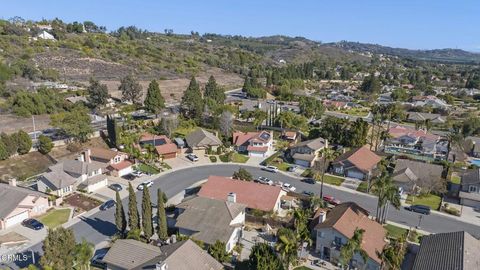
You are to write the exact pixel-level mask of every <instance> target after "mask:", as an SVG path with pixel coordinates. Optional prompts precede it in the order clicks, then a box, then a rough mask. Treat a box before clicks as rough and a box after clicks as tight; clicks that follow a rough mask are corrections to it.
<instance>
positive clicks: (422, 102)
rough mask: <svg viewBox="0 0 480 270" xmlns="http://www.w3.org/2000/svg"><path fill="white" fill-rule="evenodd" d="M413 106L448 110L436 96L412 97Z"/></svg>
mask: <svg viewBox="0 0 480 270" xmlns="http://www.w3.org/2000/svg"><path fill="white" fill-rule="evenodd" d="M412 103H413V106H416V107H424V106H428V107H432V108H434V109H442V110H448V109H449V108H450V105H448V104H447V103H446V102H445V101H444V100H442V99H439V98H437V97H436V96H415V97H412Z"/></svg>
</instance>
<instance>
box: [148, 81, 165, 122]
mask: <svg viewBox="0 0 480 270" xmlns="http://www.w3.org/2000/svg"><path fill="white" fill-rule="evenodd" d="M143 103H144V105H145V108H146V109H147V111H149V112H151V113H154V114H155V115H158V114H159V113H160V112H161V111H162V109H164V108H165V99H164V98H163V96H162V93H161V92H160V87H159V85H158V83H157V81H156V80H153V81H151V82H150V84H149V85H148V89H147V97H146V98H145V101H144V102H143Z"/></svg>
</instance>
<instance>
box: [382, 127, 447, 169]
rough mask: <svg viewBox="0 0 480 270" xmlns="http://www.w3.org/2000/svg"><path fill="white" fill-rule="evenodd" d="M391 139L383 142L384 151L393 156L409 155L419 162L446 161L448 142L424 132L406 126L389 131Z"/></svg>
mask: <svg viewBox="0 0 480 270" xmlns="http://www.w3.org/2000/svg"><path fill="white" fill-rule="evenodd" d="M388 134H389V138H388V139H386V140H385V141H384V142H383V145H384V151H385V152H386V153H389V154H393V155H408V156H409V157H411V158H414V159H418V160H426V161H433V160H445V159H446V158H447V154H448V141H446V140H441V138H440V136H438V135H434V134H431V133H428V132H426V131H424V130H416V129H414V128H407V127H404V126H396V127H392V128H390V129H389V130H388Z"/></svg>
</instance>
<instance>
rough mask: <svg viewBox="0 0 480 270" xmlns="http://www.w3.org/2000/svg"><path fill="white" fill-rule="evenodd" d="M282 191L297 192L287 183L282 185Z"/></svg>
mask: <svg viewBox="0 0 480 270" xmlns="http://www.w3.org/2000/svg"><path fill="white" fill-rule="evenodd" d="M282 189H283V190H285V191H290V192H294V191H295V190H297V189H296V188H295V187H294V186H292V185H290V184H289V183H283V185H282Z"/></svg>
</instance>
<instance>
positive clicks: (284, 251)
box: [275, 228, 298, 269]
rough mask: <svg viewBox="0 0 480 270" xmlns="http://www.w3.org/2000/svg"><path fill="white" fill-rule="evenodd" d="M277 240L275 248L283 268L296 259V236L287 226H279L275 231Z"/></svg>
mask: <svg viewBox="0 0 480 270" xmlns="http://www.w3.org/2000/svg"><path fill="white" fill-rule="evenodd" d="M277 236H278V242H277V244H276V245H275V249H276V250H277V251H278V252H279V253H280V256H281V257H282V260H283V263H284V264H285V266H286V267H285V268H287V269H288V268H289V266H290V264H291V263H293V262H294V261H296V259H297V248H298V247H297V238H296V237H295V233H294V232H293V231H292V230H290V229H288V228H280V229H279V230H278V232H277Z"/></svg>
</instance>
